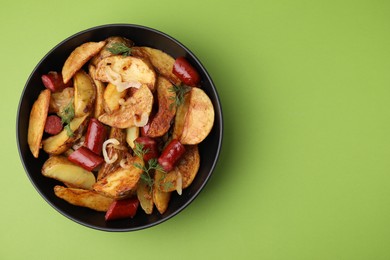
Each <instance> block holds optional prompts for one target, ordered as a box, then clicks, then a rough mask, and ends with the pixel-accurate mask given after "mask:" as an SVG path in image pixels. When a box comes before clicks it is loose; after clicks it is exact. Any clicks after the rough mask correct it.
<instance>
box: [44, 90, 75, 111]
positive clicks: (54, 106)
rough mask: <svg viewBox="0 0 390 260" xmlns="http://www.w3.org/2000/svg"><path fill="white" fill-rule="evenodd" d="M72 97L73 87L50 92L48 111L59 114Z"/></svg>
mask: <svg viewBox="0 0 390 260" xmlns="http://www.w3.org/2000/svg"><path fill="white" fill-rule="evenodd" d="M73 99H74V88H72V87H67V88H64V89H63V90H62V91H60V92H55V93H51V98H50V105H49V113H56V114H57V115H58V116H60V115H61V111H63V110H64V108H65V107H66V106H67V105H68V104H69V103H70V102H71V101H72V100H73Z"/></svg>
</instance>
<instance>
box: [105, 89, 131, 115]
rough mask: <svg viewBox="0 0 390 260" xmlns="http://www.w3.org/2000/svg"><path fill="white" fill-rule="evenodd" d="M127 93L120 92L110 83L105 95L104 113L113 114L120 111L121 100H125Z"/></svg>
mask: <svg viewBox="0 0 390 260" xmlns="http://www.w3.org/2000/svg"><path fill="white" fill-rule="evenodd" d="M126 93H127V91H126V90H124V91H121V92H119V91H118V90H117V88H116V86H115V85H113V84H112V83H108V85H107V87H106V89H105V90H104V93H103V108H104V112H106V113H112V112H113V111H115V110H118V109H119V107H120V104H119V100H121V99H124V98H125V97H126Z"/></svg>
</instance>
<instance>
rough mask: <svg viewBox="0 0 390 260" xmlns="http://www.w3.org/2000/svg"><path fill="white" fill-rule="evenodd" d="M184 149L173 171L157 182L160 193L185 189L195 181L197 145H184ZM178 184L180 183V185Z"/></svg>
mask: <svg viewBox="0 0 390 260" xmlns="http://www.w3.org/2000/svg"><path fill="white" fill-rule="evenodd" d="M185 148H186V151H185V153H184V154H183V156H182V157H181V158H180V160H179V162H178V163H177V164H176V166H175V167H174V169H173V170H172V171H170V172H168V173H167V174H166V175H165V177H164V178H162V179H161V180H158V185H159V189H160V190H161V191H165V192H171V191H175V190H178V189H179V190H182V189H185V188H187V187H188V186H190V185H191V183H192V181H193V180H194V179H195V176H196V174H197V173H198V170H199V166H200V156H199V149H198V146H197V145H186V146H185ZM178 182H181V185H180V183H178ZM179 190H178V192H179Z"/></svg>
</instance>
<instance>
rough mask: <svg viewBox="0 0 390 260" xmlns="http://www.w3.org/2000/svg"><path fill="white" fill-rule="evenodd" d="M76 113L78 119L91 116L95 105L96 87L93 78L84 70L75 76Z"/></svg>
mask: <svg viewBox="0 0 390 260" xmlns="http://www.w3.org/2000/svg"><path fill="white" fill-rule="evenodd" d="M73 84H74V113H75V116H76V117H82V116H84V115H86V114H91V111H92V109H93V107H94V104H95V98H96V87H95V84H94V83H93V81H92V79H91V77H90V76H89V75H88V74H87V73H86V72H85V71H83V70H79V71H78V72H76V74H75V75H74V76H73Z"/></svg>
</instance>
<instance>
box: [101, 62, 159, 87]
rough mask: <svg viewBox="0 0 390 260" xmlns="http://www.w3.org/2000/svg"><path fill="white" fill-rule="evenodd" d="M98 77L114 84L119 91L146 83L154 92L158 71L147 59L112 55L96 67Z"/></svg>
mask: <svg viewBox="0 0 390 260" xmlns="http://www.w3.org/2000/svg"><path fill="white" fill-rule="evenodd" d="M95 77H96V79H97V80H100V81H103V82H109V83H112V84H114V85H115V86H116V87H117V88H118V91H122V90H123V89H126V88H128V87H136V88H139V87H140V86H141V85H146V86H148V88H149V89H150V90H151V91H152V92H154V90H155V83H156V72H155V71H154V69H153V66H152V65H150V64H149V63H148V62H147V61H145V60H143V59H140V58H136V57H132V56H119V55H116V56H110V57H107V58H104V59H102V60H101V61H100V62H99V63H98V65H97V67H96V76H95Z"/></svg>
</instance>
